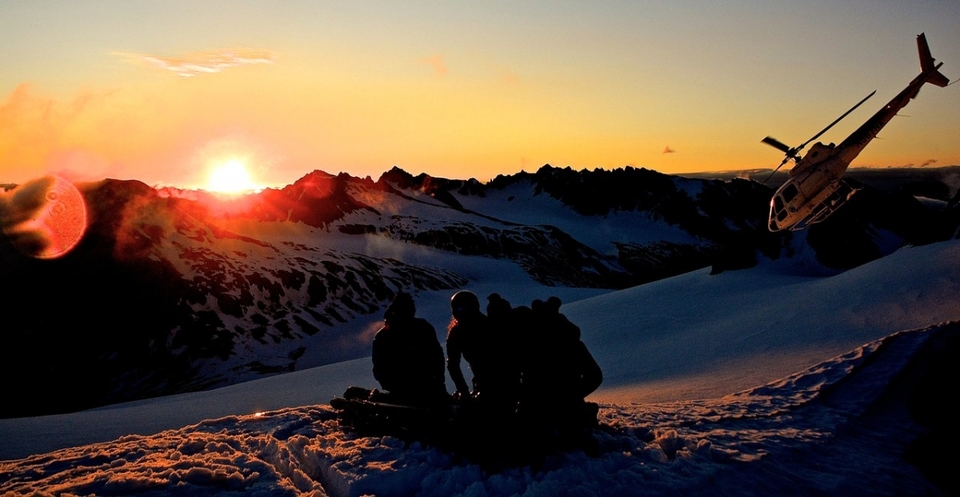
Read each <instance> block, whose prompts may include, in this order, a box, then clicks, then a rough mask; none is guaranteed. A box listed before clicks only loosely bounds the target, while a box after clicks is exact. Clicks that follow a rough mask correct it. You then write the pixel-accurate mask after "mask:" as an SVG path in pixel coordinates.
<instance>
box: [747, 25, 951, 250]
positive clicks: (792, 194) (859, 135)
mask: <svg viewBox="0 0 960 497" xmlns="http://www.w3.org/2000/svg"><path fill="white" fill-rule="evenodd" d="M917 47H918V49H919V52H920V69H921V72H920V75H918V76H917V77H916V78H914V79H913V81H911V82H910V84H908V85H907V87H906V88H904V89H903V90H902V91H901V92H900V93H899V94H897V96H895V97H893V99H892V100H890V102H889V103H887V105H885V106H884V107H883V108H882V109H880V110H879V111H877V113H876V114H874V115H873V116H872V117H871V118H870V119H868V120H867V121H866V122H865V123H863V124H862V125H861V126H860V127H859V128H857V129H856V130H855V131H854V132H853V133H851V134H850V136H848V137H847V138H846V139H845V140H843V141H842V142H841V143H840V144H839V145H834V144H832V143H831V144H829V145H824V144H822V143H820V142H817V143H815V144H814V145H813V146H812V147H810V151H809V152H807V154H806V155H804V156H803V158H797V156H796V150H797V149H789V150H786V151H787V156H788V157H791V158H794V159H795V160H796V161H797V164H796V166H795V167H794V168H793V169H791V170H790V174H789V179H788V180H787V181H786V182H785V183H784V184H783V185H782V186H780V188H778V189H777V191H776V193H774V195H773V197H772V198H771V199H770V216H769V220H768V223H767V225H768V228H769V229H770V231H781V230H786V229H789V230H796V229H802V228H804V227H806V226H809V225H811V224H815V223H817V222H820V221H822V220H824V219H826V218H827V217H828V216H829V215H830V214H832V213H833V212H834V211H836V209H838V208H839V207H840V206H841V205H843V203H844V202H846V200H847V199H849V198H850V196H851V195H852V194H853V192H854V190H852V189H850V187H849V186H847V185H846V184H845V183H844V182H843V181H842V179H841V178H842V177H843V173H844V172H845V171H846V170H847V167H848V166H849V165H850V163H851V162H853V160H854V159H856V158H857V156H858V155H860V152H861V151H863V149H864V148H865V147H866V146H867V144H868V143H870V142H871V141H872V140H873V139H874V138H876V136H877V133H879V132H880V130H881V129H883V127H884V126H886V124H887V123H888V122H890V120H891V119H893V116H895V115H897V112H899V111H900V109H902V108H904V107H906V105H907V104H908V103H909V102H910V100H912V99H913V98H915V97H916V96H917V94H918V93H919V92H920V87H921V86H923V85H924V84H925V83H931V84H934V85H937V86H941V87H942V86H946V85H947V84H948V83H949V80H948V79H947V78H946V77H945V76H943V75H942V74H940V72H939V71H938V69H939V68H940V66H942V65H943V63H940V64H937V65H934V60H933V57H932V56H931V55H930V49H929V47H928V46H927V40H926V37H925V36H924V35H923V34H920V35H919V36H917ZM871 95H873V94H872V93H871ZM867 98H869V96H868V97H867ZM864 100H866V99H864ZM860 103H863V101H861V102H860ZM857 105H860V104H857ZM854 108H856V107H854ZM851 110H852V109H851ZM848 113H849V111H848ZM845 115H846V114H844V116H845ZM842 118H843V116H841V119H842ZM834 124H836V121H834ZM830 126H833V124H831V125H830ZM827 129H829V126H828V127H827ZM824 131H826V130H824ZM822 133H823V132H821V134H822ZM817 136H819V135H817ZM768 140H769V141H773V142H775V146H777V147H778V148H780V149H781V150H784V149H786V147H785V146H784V145H782V144H781V143H779V142H776V140H773V139H771V138H770V137H767V139H766V140H765V141H768ZM801 147H802V146H801ZM784 160H785V161H786V159H784Z"/></svg>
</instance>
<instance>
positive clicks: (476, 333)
mask: <svg viewBox="0 0 960 497" xmlns="http://www.w3.org/2000/svg"><path fill="white" fill-rule="evenodd" d="M450 312H451V314H452V315H453V319H452V320H451V321H450V328H449V331H448V333H447V370H448V371H449V372H450V378H451V379H452V380H453V383H454V385H456V388H457V393H455V394H454V396H459V397H461V398H466V397H468V396H469V397H473V398H475V399H476V400H477V401H478V402H479V403H480V405H481V406H483V407H484V408H489V409H490V410H492V411H496V412H499V413H502V414H507V413H512V412H513V411H514V410H515V408H516V399H517V392H518V388H519V370H518V369H517V367H516V366H515V365H514V364H515V361H514V359H513V348H515V347H516V344H511V343H509V341H508V337H507V336H506V330H504V329H502V328H501V329H498V328H496V327H494V326H493V325H492V324H493V323H492V322H491V320H490V319H489V318H488V317H487V316H485V315H484V314H483V313H482V312H480V301H479V299H477V296H476V295H475V294H474V293H473V292H469V291H460V292H457V293H456V294H454V295H453V297H452V298H451V299H450ZM461 357H462V358H463V359H465V360H466V361H467V363H468V364H469V365H470V370H471V371H472V372H473V379H472V380H473V381H472V383H473V390H472V392H471V390H470V388H469V386H468V385H467V381H466V379H465V378H464V376H463V371H462V370H461V368H460V359H461Z"/></svg>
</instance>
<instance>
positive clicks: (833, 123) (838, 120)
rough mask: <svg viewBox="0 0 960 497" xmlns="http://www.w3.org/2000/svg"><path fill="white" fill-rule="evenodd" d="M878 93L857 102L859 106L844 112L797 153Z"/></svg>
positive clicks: (804, 144)
mask: <svg viewBox="0 0 960 497" xmlns="http://www.w3.org/2000/svg"><path fill="white" fill-rule="evenodd" d="M876 92H877V90H873V92H871V93H870V94H869V95H867V96H866V97H864V98H863V100H861V101H859V102H857V105H854V106H853V107H851V108H850V110H848V111H846V112H844V113H843V115H842V116H840V117H838V118H837V119H836V120H835V121H833V122H832V123H830V124H829V125H827V127H826V128H823V129H822V130H821V131H820V132H819V133H817V134H815V135H813V138H811V139H809V140H807V141H805V142H803V145H800V146H799V147H797V150H796V151H797V152H799V151H800V150H802V149H803V147H805V146H807V144H808V143H810V142H812V141H813V140H816V139H817V138H820V135H822V134H824V133H826V132H827V130H828V129H830V128H832V127H833V125H835V124H837V123H838V122H840V121H842V120H843V118H844V117H847V115H848V114H850V113H851V112H853V111H854V110H856V109H857V107H860V105H861V104H863V103H864V102H866V101H867V100H869V99H870V97H872V96H873V94H874V93H876Z"/></svg>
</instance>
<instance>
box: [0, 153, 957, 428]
mask: <svg viewBox="0 0 960 497" xmlns="http://www.w3.org/2000/svg"><path fill="white" fill-rule="evenodd" d="M79 188H80V190H81V192H82V194H83V195H84V197H85V199H86V202H87V206H88V211H89V217H90V226H89V228H88V231H87V234H86V236H85V238H84V239H83V240H82V241H81V242H80V244H78V245H77V247H76V249H75V250H74V251H72V252H71V253H68V254H67V255H65V256H64V257H62V258H60V259H54V260H35V259H31V258H30V257H27V256H25V255H23V254H20V253H19V252H18V251H17V250H16V247H15V245H14V244H12V243H11V242H10V240H9V239H7V238H6V237H4V238H2V239H0V277H2V278H3V279H4V281H6V282H8V283H9V284H10V286H11V288H17V289H18V291H17V292H16V295H14V296H13V297H12V298H10V299H7V300H6V302H5V304H6V308H5V309H4V312H3V315H4V316H6V317H5V322H6V324H7V326H9V329H10V330H12V333H11V336H12V337H13V338H10V339H8V344H7V345H8V347H4V350H5V351H6V352H4V357H3V358H4V359H6V361H3V362H4V363H5V364H6V366H4V368H6V369H5V370H4V372H5V373H8V374H11V375H12V374H22V373H23V372H25V371H26V372H27V373H29V375H28V376H29V377H30V378H31V380H30V381H27V382H24V384H23V385H22V386H18V387H16V388H17V390H16V391H15V392H14V397H15V398H18V399H21V400H22V401H20V402H15V403H13V404H14V405H15V407H8V408H5V409H4V410H3V411H2V412H0V415H2V416H19V415H35V414H42V413H50V412H63V411H67V410H74V409H81V408H87V407H92V406H94V405H102V404H106V403H115V402H119V401H125V400H134V399H136V398H143V397H149V396H154V395H166V394H171V393H177V392H184V391H192V390H198V389H207V388H212V387H215V386H221V385H225V384H230V383H234V382H237V381H244V380H246V379H252V378H256V377H259V376H262V375H267V374H276V373H281V372H286V371H294V370H298V369H302V368H305V367H312V366H316V365H320V364H326V363H330V362H334V361H339V360H345V359H350V358H355V357H359V356H361V355H363V354H364V353H366V352H367V350H368V347H369V340H370V339H371V337H372V335H371V332H372V330H370V329H368V326H369V323H375V322H377V321H379V315H378V313H379V312H380V310H381V309H382V308H383V307H384V306H385V305H386V304H387V302H388V301H389V299H390V298H391V296H392V295H393V294H394V293H395V292H397V291H400V290H405V291H410V292H413V293H414V294H417V293H419V292H431V291H438V290H446V291H452V290H455V289H459V288H463V287H467V286H470V285H472V284H476V283H477V282H478V281H481V280H484V279H491V278H492V279H494V280H495V279H496V278H497V274H498V273H499V272H501V271H504V270H506V269H507V268H511V267H512V268H516V269H517V270H520V271H522V272H523V273H525V274H526V275H527V277H528V278H529V279H530V284H531V285H534V286H541V287H545V288H551V287H554V288H555V287H571V288H574V287H575V288H597V289H618V288H625V287H629V286H633V285H638V284H642V283H645V282H649V281H655V280H658V279H661V278H665V277H669V276H673V275H676V274H680V273H683V272H687V271H691V270H694V269H698V268H702V267H708V266H709V267H712V268H713V272H715V273H716V272H722V271H726V270H734V269H738V268H745V267H752V266H753V265H755V264H757V261H758V260H759V258H766V259H778V258H784V257H785V258H794V257H797V255H798V254H803V253H809V252H812V253H814V254H815V257H814V258H811V259H808V260H806V262H802V261H803V260H802V259H797V260H798V262H800V263H799V264H798V265H796V266H795V267H796V269H795V270H796V271H800V272H810V273H811V274H828V273H831V272H833V273H836V272H839V271H843V270H845V269H849V268H850V267H855V266H856V265H859V264H862V263H864V262H867V261H869V260H873V259H876V258H878V257H882V256H884V255H886V254H888V253H891V252H892V251H893V250H896V248H898V247H901V246H904V245H907V244H918V243H928V242H929V241H934V240H938V239H945V238H950V237H955V234H956V226H957V224H958V222H957V218H958V216H957V212H956V210H957V209H956V207H955V205H954V206H951V205H950V204H949V203H948V201H949V199H938V201H939V202H940V203H939V204H936V203H934V204H932V205H929V204H924V203H922V202H920V201H918V200H916V198H914V197H913V196H910V195H909V194H906V193H903V192H893V193H889V192H883V191H879V190H874V189H871V187H869V186H864V187H863V188H864V190H865V192H861V193H859V194H858V195H856V196H854V198H853V200H851V202H850V204H851V205H850V206H849V207H847V206H845V207H844V209H842V210H841V211H840V212H838V213H837V215H836V216H835V217H834V218H831V219H830V220H828V221H827V222H825V223H823V224H822V225H817V226H814V227H812V228H811V229H810V230H809V232H803V233H798V234H790V233H788V234H772V233H769V232H768V231H767V230H766V203H767V202H768V200H769V196H770V194H771V193H772V190H770V189H769V188H768V187H766V186H764V185H761V184H759V183H756V182H752V181H747V180H730V181H722V180H705V179H690V178H684V177H679V176H670V175H665V174H661V173H658V172H656V171H650V170H646V169H642V168H641V169H635V168H622V169H617V170H613V171H604V170H594V171H586V170H584V171H574V170H572V169H570V168H563V169H560V168H554V167H552V166H549V165H546V166H544V167H541V168H540V169H539V170H538V171H537V172H535V173H520V174H517V175H511V176H498V177H497V178H495V179H494V180H492V181H490V182H489V183H481V182H479V181H476V180H473V179H469V180H451V179H444V178H434V177H431V176H429V175H426V174H420V175H417V176H413V175H411V174H409V173H407V172H406V171H403V170H402V169H399V168H396V167H395V168H393V169H391V170H390V171H387V172H385V173H384V174H383V175H381V177H380V178H379V179H378V180H377V181H373V180H372V179H370V178H364V179H360V178H355V177H352V176H350V175H348V174H346V173H340V174H338V175H331V174H328V173H325V172H323V171H319V170H318V171H313V172H311V173H308V174H306V175H304V176H303V177H302V178H300V179H299V180H297V181H296V182H294V183H293V184H291V185H288V186H286V187H284V188H281V189H267V190H264V191H263V192H259V193H256V194H251V195H247V196H241V197H236V198H233V199H226V200H224V199H222V198H218V197H216V196H214V195H211V194H208V193H206V192H190V191H184V190H177V189H171V188H164V189H154V188H151V187H149V186H147V185H146V184H144V183H142V182H139V181H136V180H109V179H108V180H103V181H100V182H94V183H86V184H81V185H79ZM947 191H948V192H949V189H948V190H947ZM479 268H487V269H482V270H481V269H479ZM51 311H52V312H51ZM86 328H91V329H92V330H93V331H92V332H87V333H83V334H77V333H76V330H77V329H86ZM71 330H73V334H71ZM31 350H44V351H47V352H48V353H49V354H50V357H51V361H52V364H51V365H41V364H35V365H29V366H27V368H26V370H24V369H22V368H18V367H16V366H14V365H15V364H19V361H16V360H14V358H15V357H16V356H18V355H20V354H23V353H24V351H31ZM61 377H70V378H71V380H70V381H67V382H65V383H64V384H63V385H61V387H59V388H61V390H62V391H59V392H57V393H58V395H52V396H48V398H52V399H57V400H56V401H55V402H54V403H53V404H51V405H45V404H43V403H38V402H30V401H29V399H31V397H32V393H31V392H33V391H36V389H42V388H49V385H53V384H55V383H57V381H56V380H57V379H58V378H61Z"/></svg>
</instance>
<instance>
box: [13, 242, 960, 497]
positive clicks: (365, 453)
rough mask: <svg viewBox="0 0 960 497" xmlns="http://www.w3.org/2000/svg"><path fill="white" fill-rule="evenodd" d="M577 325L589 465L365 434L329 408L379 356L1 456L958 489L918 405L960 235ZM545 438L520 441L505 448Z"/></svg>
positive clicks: (166, 401) (957, 279)
mask: <svg viewBox="0 0 960 497" xmlns="http://www.w3.org/2000/svg"><path fill="white" fill-rule="evenodd" d="M563 311H564V312H565V313H566V314H567V315H568V316H569V317H570V318H571V320H573V321H574V322H576V323H577V324H579V325H580V326H581V328H583V330H584V339H585V341H586V342H587V344H588V346H589V347H590V349H591V351H593V352H594V355H595V356H596V357H597V360H598V362H599V363H600V365H601V367H602V368H603V369H604V373H605V376H606V381H605V384H604V385H605V386H604V389H602V390H601V391H599V392H597V393H596V394H595V395H594V398H593V400H596V401H598V402H600V403H601V405H602V409H601V413H600V414H601V421H602V423H603V428H602V429H601V430H598V431H597V432H596V433H594V435H593V436H594V438H595V441H596V444H597V447H598V450H597V451H595V452H594V453H591V454H590V455H587V454H586V453H584V452H582V451H569V452H565V453H559V454H556V455H553V456H550V457H548V458H547V459H546V460H545V461H543V463H542V464H539V465H536V466H530V465H520V466H518V467H510V468H506V469H502V470H500V471H489V470H485V469H484V468H482V467H481V466H479V465H477V464H474V463H473V462H471V461H470V460H464V459H463V458H460V457H458V456H457V455H455V454H452V453H448V452H444V451H441V450H439V449H436V448H431V447H428V446H425V445H423V444H420V443H417V442H414V443H406V442H404V441H402V440H399V439H396V438H392V437H359V436H357V435H356V434H353V433H352V432H350V431H349V430H344V429H343V428H341V427H340V426H339V425H338V423H337V418H336V415H335V413H334V412H333V411H332V410H331V409H330V407H329V406H327V405H325V404H326V402H327V401H328V400H329V398H330V397H331V396H333V395H336V394H339V393H341V392H342V391H343V389H344V388H345V387H346V386H347V385H350V384H359V385H367V386H373V385H374V383H373V381H372V378H371V377H370V373H369V362H368V361H366V360H358V361H352V362H349V363H343V364H339V365H333V366H326V367H323V368H316V369H314V370H309V371H302V372H298V373H293V374H289V375H283V376H277V377H272V378H267V379H264V380H258V381H255V382H249V383H245V384H241V385H234V386H232V387H227V388H223V389H219V390H215V391H211V392H204V393H198V394H189V395H181V396H175V397H167V398H162V399H153V400H150V401H141V402H137V403H130V404H124V405H119V406H111V407H107V408H102V409H97V410H92V411H86V412H81V413H76V414H71V415H62V416H47V417H42V418H28V419H13V420H0V441H2V443H0V457H3V458H5V459H9V460H7V461H3V462H0V492H15V493H29V492H32V491H39V492H47V493H50V494H55V495H56V494H61V493H73V494H94V493H95V494H97V495H128V494H139V495H170V494H174V495H212V494H217V495H223V494H228V495H229V494H231V493H234V494H261V495H297V494H310V493H313V494H314V495H364V494H376V495H478V496H479V495H641V494H642V495H708V494H709V495H771V494H775V495H784V494H787V495H811V494H813V495H841V494H843V495H940V494H942V495H948V494H949V493H950V492H951V491H956V490H957V489H956V488H955V487H954V488H951V487H949V486H946V485H948V484H945V483H943V482H942V481H940V480H937V479H936V476H934V477H933V480H932V479H931V477H929V473H928V475H927V476H925V475H924V473H922V472H921V469H918V466H916V465H914V464H911V463H909V462H907V459H906V458H905V456H904V454H905V452H906V453H910V454H916V453H917V452H918V450H917V449H916V448H915V447H916V446H915V445H914V444H916V443H918V442H917V441H918V437H926V439H927V440H929V439H930V437H931V434H933V435H936V433H937V432H930V431H929V426H927V427H925V426H922V425H920V424H918V423H917V422H916V421H915V420H914V418H913V417H911V415H910V413H909V412H908V407H912V408H916V406H918V405H919V406H921V407H923V406H928V405H929V404H930V402H936V400H931V398H935V397H937V396H930V395H928V396H926V397H924V396H920V400H918V396H917V395H918V393H922V392H927V391H933V392H935V393H939V392H940V391H941V390H937V388H940V387H937V386H936V385H940V384H941V383H940V382H939V380H938V381H936V382H934V381H933V380H931V379H930V376H931V375H930V373H929V369H930V368H933V367H938V366H939V365H942V364H944V363H945V362H946V361H945V360H944V359H943V358H942V357H940V356H938V355H937V354H942V350H944V347H946V346H947V345H944V344H951V343H956V337H957V335H958V333H960V324H958V320H960V242H957V241H952V242H945V243H940V244H935V245H930V246H925V247H915V248H906V249H902V250H900V251H898V252H896V253H895V254H893V255H891V256H888V257H886V258H884V259H882V260H879V261H875V262H873V263H871V264H868V265H865V266H862V267H860V268H857V269H855V270H852V271H848V272H846V273H843V274H841V275H837V276H832V277H823V278H796V277H789V276H784V275H783V274H782V268H778V267H776V265H764V266H761V267H758V268H755V269H751V270H747V271H737V272H729V273H723V274H721V275H718V276H709V275H708V274H707V273H706V272H704V271H697V272H694V273H690V274H687V275H682V276H679V277H677V278H672V279H670V280H664V281H661V282H656V283H653V284H650V285H644V286H641V287H637V288H633V289H628V290H624V291H620V292H612V293H609V294H605V295H600V296H596V297H593V298H589V299H585V300H581V301H578V302H569V303H568V304H567V305H565V306H564V308H563ZM954 349H955V347H954ZM954 349H950V350H954ZM796 371H799V372H798V373H795V374H792V373H794V372H796ZM931 388H932V389H933V390H931ZM185 425H188V426H186V427H183V426H185ZM928 425H929V423H928ZM164 429H166V430H167V431H161V430H164ZM134 433H138V435H133V434H134ZM117 437H119V438H117ZM94 442H96V443H94ZM528 442H529V440H525V439H524V437H517V438H516V439H513V440H505V441H503V451H504V454H509V453H511V451H515V450H519V449H522V448H523V446H524V445H525V444H526V443H528ZM84 443H88V444H90V445H81V444H84ZM936 445H937V444H936V439H934V443H933V445H932V447H933V448H935V447H936ZM947 445H949V444H947ZM55 449H56V450H55ZM920 452H922V453H929V452H930V451H929V450H927V451H920ZM31 454H33V455H31ZM911 457H912V459H911V460H913V461H916V460H917V459H916V458H917V457H920V456H911ZM14 458H20V459H14ZM921 459H922V458H921ZM933 461H934V463H933V464H934V466H935V465H936V458H934V460H933ZM930 464H931V463H930V458H929V457H927V459H926V463H924V464H922V465H921V466H922V467H923V470H924V471H930V467H931V466H930ZM932 481H938V482H940V485H941V486H940V487H937V486H934V484H933V483H932Z"/></svg>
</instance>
